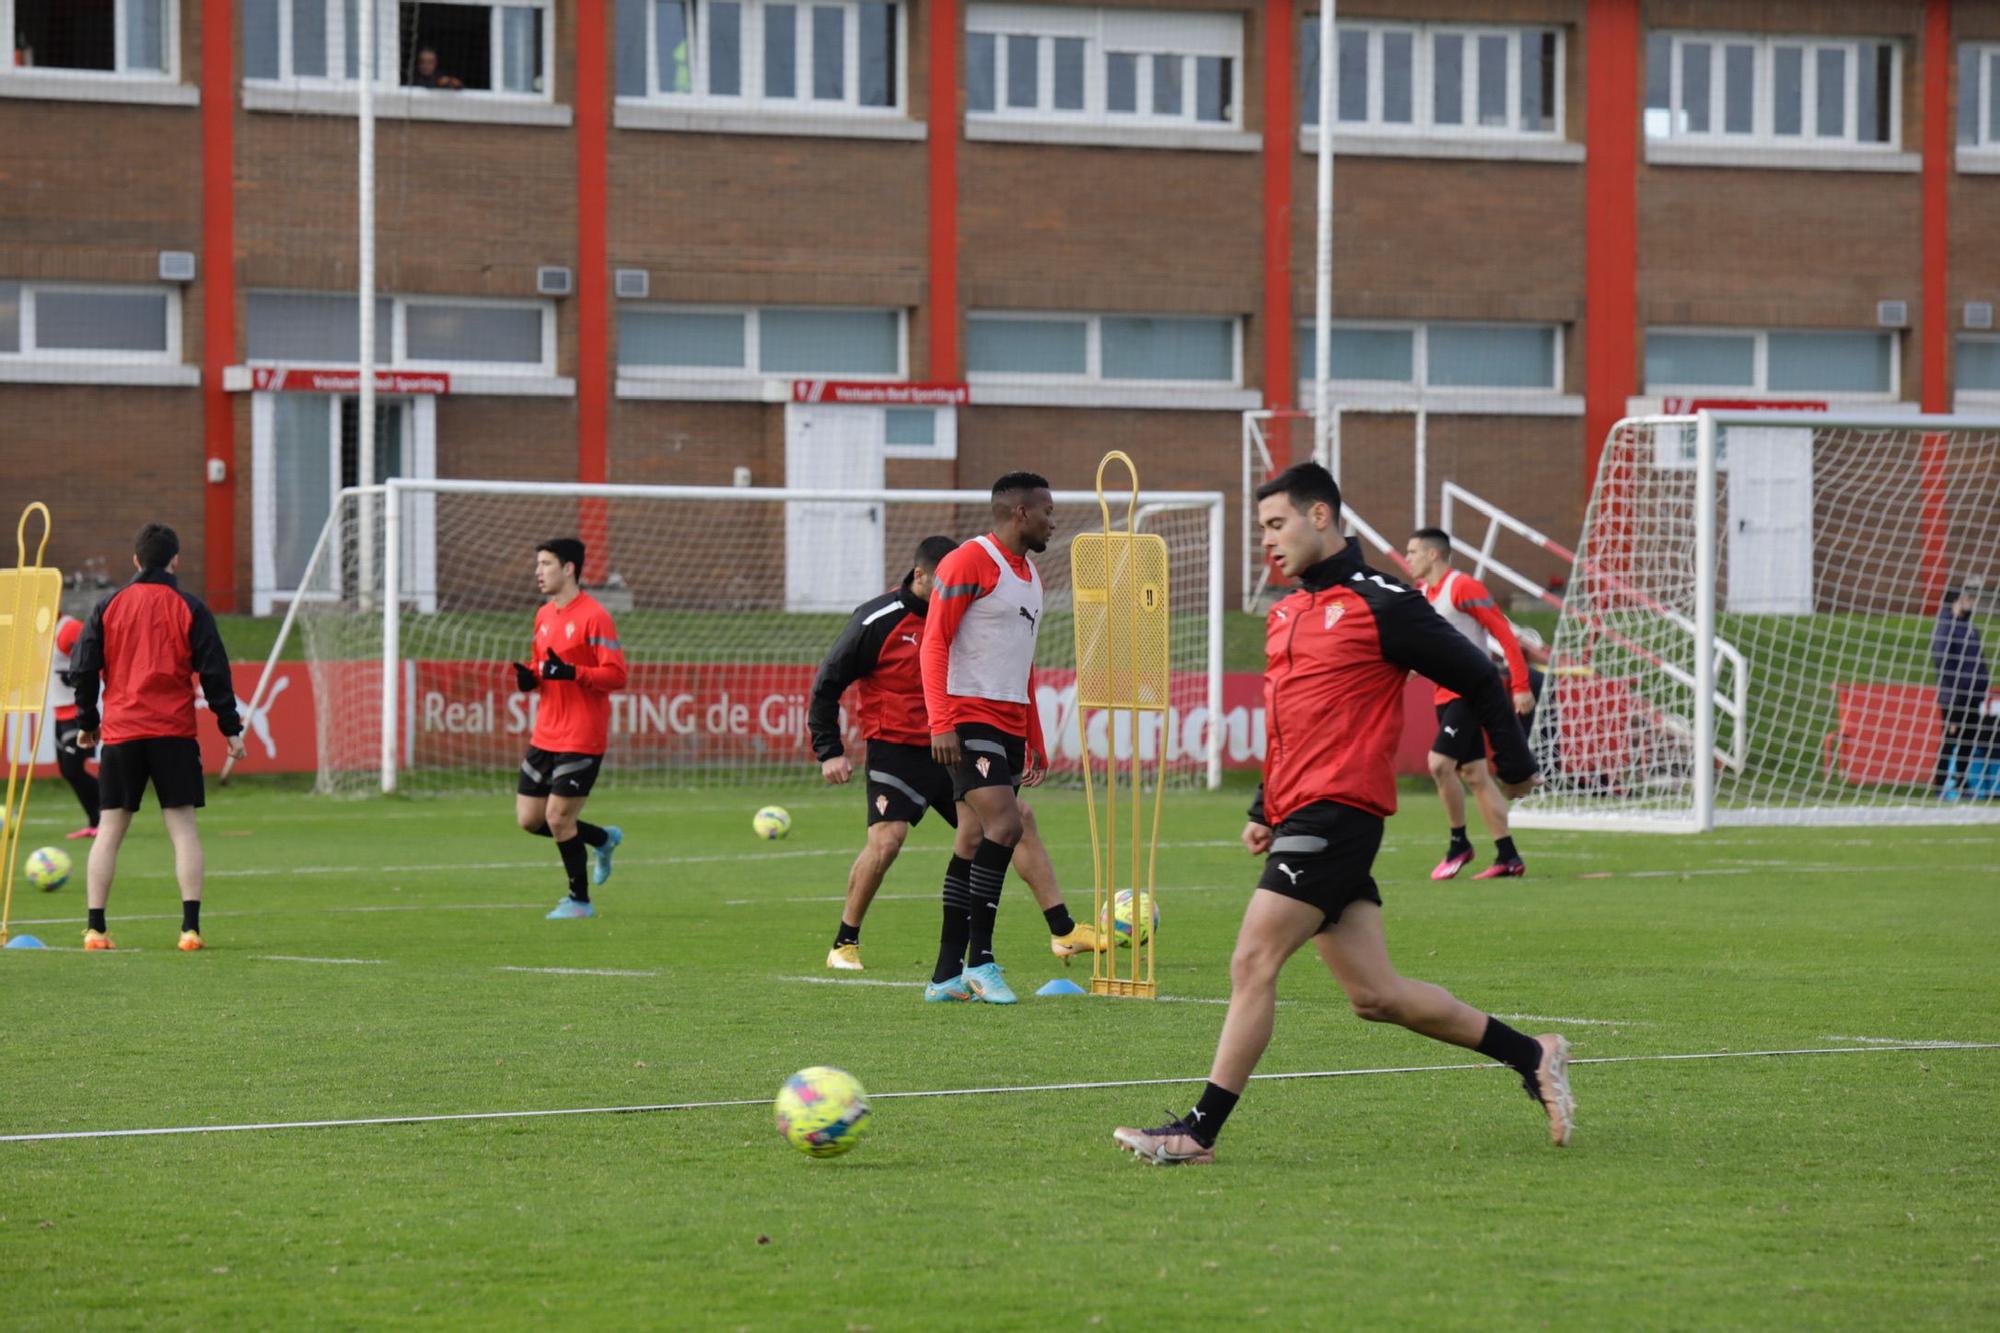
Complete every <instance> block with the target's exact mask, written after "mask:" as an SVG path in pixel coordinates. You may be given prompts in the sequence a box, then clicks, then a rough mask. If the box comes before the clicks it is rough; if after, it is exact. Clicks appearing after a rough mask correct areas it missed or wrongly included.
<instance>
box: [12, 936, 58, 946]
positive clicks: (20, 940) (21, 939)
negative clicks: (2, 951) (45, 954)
mask: <svg viewBox="0 0 2000 1333" xmlns="http://www.w3.org/2000/svg"><path fill="white" fill-rule="evenodd" d="M7 947H8V948H10V949H46V948H48V947H49V946H48V945H46V944H44V943H42V942H41V941H40V940H38V939H36V938H35V937H34V936H33V935H16V936H15V937H14V938H13V939H11V940H8V941H7Z"/></svg>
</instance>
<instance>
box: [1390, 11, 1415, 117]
mask: <svg viewBox="0 0 2000 1333" xmlns="http://www.w3.org/2000/svg"><path fill="white" fill-rule="evenodd" d="M1415 45H1416V41H1415V39H1414V38H1413V37H1411V35H1410V34H1409V33H1407V32H1385V33H1383V34H1382V119H1383V121H1384V122H1386V123H1388V124H1390V125H1407V124H1409V123H1410V118H1411V114H1412V108H1411V105H1410V103H1411V98H1412V95H1413V87H1414V77H1415V76H1414V74H1413V73H1412V68H1411V67H1412V65H1413V63H1414V56H1413V51H1414V48H1415Z"/></svg>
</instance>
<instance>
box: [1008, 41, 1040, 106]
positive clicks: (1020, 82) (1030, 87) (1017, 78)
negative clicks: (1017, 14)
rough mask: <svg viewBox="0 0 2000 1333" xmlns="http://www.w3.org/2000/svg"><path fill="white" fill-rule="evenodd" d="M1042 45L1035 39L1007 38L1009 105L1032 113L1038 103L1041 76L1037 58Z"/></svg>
mask: <svg viewBox="0 0 2000 1333" xmlns="http://www.w3.org/2000/svg"><path fill="white" fill-rule="evenodd" d="M1039 46H1040V43H1039V42H1038V41H1037V40H1036V39H1035V38H1033V37H1020V36H1013V35H1010V36H1009V37H1008V38H1007V105H1008V106H1018V107H1026V108H1027V109H1028V110H1030V111H1032V110H1034V109H1035V105H1036V103H1037V101H1038V98H1037V96H1036V92H1035V86H1036V83H1037V82H1038V80H1039V76H1040V74H1041V64H1040V61H1039V59H1038V58H1037V54H1036V52H1037V49H1038V48H1039Z"/></svg>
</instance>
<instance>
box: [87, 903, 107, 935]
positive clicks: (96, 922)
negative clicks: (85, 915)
mask: <svg viewBox="0 0 2000 1333" xmlns="http://www.w3.org/2000/svg"><path fill="white" fill-rule="evenodd" d="M86 910H88V911H89V913H90V928H91V929H92V930H96V931H105V930H109V929H111V927H109V926H107V925H105V924H104V909H103V908H102V907H92V908H88V909H86Z"/></svg>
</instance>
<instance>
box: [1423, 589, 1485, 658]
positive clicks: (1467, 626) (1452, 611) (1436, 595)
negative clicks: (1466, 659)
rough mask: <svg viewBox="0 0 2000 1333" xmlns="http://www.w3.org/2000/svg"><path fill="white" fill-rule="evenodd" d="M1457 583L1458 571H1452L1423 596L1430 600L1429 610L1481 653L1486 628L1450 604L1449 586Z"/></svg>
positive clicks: (1425, 590) (1483, 649)
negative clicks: (1442, 618) (1435, 613)
mask: <svg viewBox="0 0 2000 1333" xmlns="http://www.w3.org/2000/svg"><path fill="white" fill-rule="evenodd" d="M1456 582H1458V571H1457V570H1455V569H1454V570H1452V571H1451V572H1450V573H1449V574H1446V575H1445V576H1444V577H1443V578H1441V579H1439V580H1438V581H1437V582H1436V583H1433V584H1432V585H1431V586H1430V587H1428V588H1426V589H1424V595H1425V596H1426V597H1428V598H1430V599H1431V610H1433V611H1435V612H1437V613H1438V614H1439V615H1441V616H1443V617H1444V618H1445V620H1446V621H1447V622H1449V623H1450V625H1451V627H1452V628H1453V629H1455V630H1457V631H1458V632H1459V633H1460V634H1463V635H1464V636H1465V637H1466V639H1467V640H1468V641H1469V642H1471V643H1472V644H1473V645H1474V646H1475V647H1477V648H1478V649H1479V650H1480V651H1481V652H1484V651H1486V627H1485V626H1484V625H1482V624H1480V623H1479V622H1478V621H1476V620H1474V619H1473V618H1472V615H1471V613H1470V612H1466V611H1461V610H1459V609H1458V608H1457V607H1455V606H1453V605H1452V604H1451V585H1452V584H1454V583H1456Z"/></svg>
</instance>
